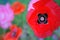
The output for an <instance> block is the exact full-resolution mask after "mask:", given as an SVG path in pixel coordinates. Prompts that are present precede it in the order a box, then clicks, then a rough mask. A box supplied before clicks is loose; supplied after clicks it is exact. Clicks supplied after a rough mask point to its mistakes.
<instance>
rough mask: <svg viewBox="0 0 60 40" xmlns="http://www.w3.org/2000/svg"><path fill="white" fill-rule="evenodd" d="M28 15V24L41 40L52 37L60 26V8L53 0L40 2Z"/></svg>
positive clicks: (34, 5)
mask: <svg viewBox="0 0 60 40" xmlns="http://www.w3.org/2000/svg"><path fill="white" fill-rule="evenodd" d="M33 7H34V9H31V10H30V11H29V12H28V14H27V22H28V24H29V25H30V27H31V28H32V30H33V31H34V33H35V35H36V36H37V37H39V38H46V37H48V36H51V35H52V33H53V31H54V30H55V29H57V28H58V26H59V21H60V19H59V17H60V7H59V6H58V5H57V4H56V3H55V2H54V1H52V0H44V1H42V0H40V1H38V2H36V3H34V4H33Z"/></svg>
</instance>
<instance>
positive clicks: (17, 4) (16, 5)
mask: <svg viewBox="0 0 60 40" xmlns="http://www.w3.org/2000/svg"><path fill="white" fill-rule="evenodd" d="M12 9H13V11H14V13H15V15H17V14H20V13H22V12H23V11H24V10H25V5H23V4H22V3H20V2H14V3H13V4H12Z"/></svg>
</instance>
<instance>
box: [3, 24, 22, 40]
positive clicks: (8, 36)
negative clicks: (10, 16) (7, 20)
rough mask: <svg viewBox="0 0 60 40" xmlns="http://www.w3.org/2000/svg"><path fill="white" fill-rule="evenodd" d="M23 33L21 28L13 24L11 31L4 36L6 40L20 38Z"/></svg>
mask: <svg viewBox="0 0 60 40" xmlns="http://www.w3.org/2000/svg"><path fill="white" fill-rule="evenodd" d="M21 33H22V29H21V28H19V27H17V26H16V25H12V26H11V28H10V32H8V33H7V34H6V35H5V36H4V40H18V38H19V37H20V36H21Z"/></svg>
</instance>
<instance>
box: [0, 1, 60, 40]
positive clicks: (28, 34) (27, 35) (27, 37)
mask: <svg viewBox="0 0 60 40" xmlns="http://www.w3.org/2000/svg"><path fill="white" fill-rule="evenodd" d="M15 1H19V2H21V3H23V4H25V5H26V10H25V11H24V12H23V13H21V14H19V15H15V18H14V20H13V22H12V23H13V24H16V25H17V26H20V27H21V28H22V29H23V33H22V35H21V37H20V38H19V40H39V39H40V38H37V37H36V36H35V35H34V33H33V31H32V30H31V28H30V27H29V25H28V24H27V22H26V14H27V8H28V4H29V1H30V0H0V4H3V5H5V4H6V3H7V2H9V3H10V4H12V3H14V2H15ZM55 2H56V3H57V4H58V5H59V6H60V0H55ZM8 31H9V30H8V29H7V30H3V29H2V28H0V35H3V34H4V33H6V32H8ZM53 35H55V36H56V37H55V36H53ZM53 35H52V36H51V37H47V38H45V39H44V40H59V38H60V28H58V29H57V30H56V31H54V33H53Z"/></svg>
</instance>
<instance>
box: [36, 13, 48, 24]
mask: <svg viewBox="0 0 60 40" xmlns="http://www.w3.org/2000/svg"><path fill="white" fill-rule="evenodd" d="M47 18H48V15H47V13H44V14H38V20H37V22H38V24H42V23H44V24H47V22H48V20H47Z"/></svg>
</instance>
